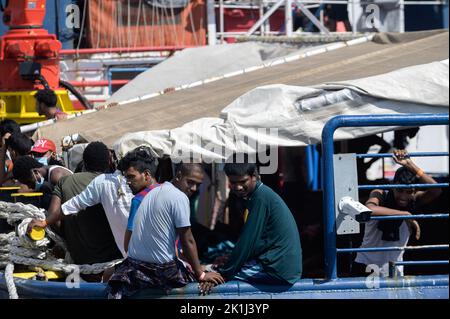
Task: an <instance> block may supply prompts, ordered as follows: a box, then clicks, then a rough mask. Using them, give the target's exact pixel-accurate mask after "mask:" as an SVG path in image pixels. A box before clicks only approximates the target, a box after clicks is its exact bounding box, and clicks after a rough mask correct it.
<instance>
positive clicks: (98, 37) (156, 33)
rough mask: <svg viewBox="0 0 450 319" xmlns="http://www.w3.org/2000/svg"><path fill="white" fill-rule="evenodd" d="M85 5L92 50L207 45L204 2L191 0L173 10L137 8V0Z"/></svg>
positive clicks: (97, 0) (103, 0) (98, 1)
mask: <svg viewBox="0 0 450 319" xmlns="http://www.w3.org/2000/svg"><path fill="white" fill-rule="evenodd" d="M86 3H88V8H87V11H88V17H87V26H86V30H87V32H88V33H87V42H88V46H89V47H91V48H113V47H129V48H134V47H143V46H155V47H156V46H199V45H205V44H206V4H205V0H193V1H190V3H189V5H188V6H186V8H184V9H173V10H172V9H170V8H169V9H161V8H156V7H152V6H149V5H148V4H146V3H145V1H142V2H141V7H140V8H139V0H131V1H128V0H92V1H86ZM128 3H130V11H129V12H130V14H129V15H128ZM144 13H145V14H144ZM172 13H174V14H172ZM138 17H139V21H138ZM191 17H192V18H191ZM191 20H192V22H191Z"/></svg>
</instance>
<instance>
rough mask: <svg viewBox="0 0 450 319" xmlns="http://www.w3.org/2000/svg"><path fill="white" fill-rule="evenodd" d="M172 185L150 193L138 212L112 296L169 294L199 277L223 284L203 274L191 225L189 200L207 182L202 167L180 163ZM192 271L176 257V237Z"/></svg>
mask: <svg viewBox="0 0 450 319" xmlns="http://www.w3.org/2000/svg"><path fill="white" fill-rule="evenodd" d="M175 174H176V176H175V178H174V179H173V180H172V182H165V183H164V184H162V185H160V186H159V187H156V188H154V189H153V190H152V191H151V192H149V193H148V194H147V195H146V196H145V197H144V199H143V200H142V203H141V205H140V207H139V209H138V211H137V213H136V218H135V220H134V227H133V236H132V237H131V240H130V244H129V250H128V258H127V259H125V261H124V262H123V263H122V264H120V265H119V266H118V268H117V270H116V272H115V273H114V274H113V275H112V277H111V279H110V280H109V282H108V287H109V291H110V294H109V298H115V299H120V298H122V296H130V295H132V294H134V293H135V292H137V291H138V290H140V289H145V288H160V289H164V290H165V291H168V290H170V289H172V288H176V287H183V286H184V285H186V284H187V283H189V282H192V281H193V280H194V278H195V279H197V280H198V281H199V282H211V283H212V284H213V285H215V284H220V283H222V282H223V279H222V277H221V276H220V275H219V274H218V273H215V272H210V273H205V272H204V271H203V269H202V267H201V266H200V262H199V260H198V255H197V247H196V243H195V239H194V237H193V236H192V232H191V227H190V221H189V217H190V210H189V199H188V196H189V197H190V196H191V195H192V194H193V193H194V192H196V190H197V187H198V185H199V184H200V183H201V182H202V180H203V169H202V167H201V166H200V165H198V164H180V165H179V166H178V168H177V170H176V172H175ZM177 236H179V237H180V242H181V245H182V247H183V253H184V256H185V257H186V260H187V261H188V262H189V263H190V265H191V267H192V270H193V273H192V271H191V270H190V269H189V268H187V267H186V266H185V264H184V263H183V262H182V261H181V260H179V259H178V258H177V255H176V251H175V240H176V237H177Z"/></svg>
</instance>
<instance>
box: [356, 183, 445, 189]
mask: <svg viewBox="0 0 450 319" xmlns="http://www.w3.org/2000/svg"><path fill="white" fill-rule="evenodd" d="M448 184H449V183H435V184H380V185H359V186H358V189H394V188H442V187H448V186H449V185H448Z"/></svg>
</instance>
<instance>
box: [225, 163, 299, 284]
mask: <svg viewBox="0 0 450 319" xmlns="http://www.w3.org/2000/svg"><path fill="white" fill-rule="evenodd" d="M244 158H245V157H244ZM224 170H225V173H226V174H227V176H228V178H229V182H230V188H231V192H232V193H234V194H235V195H236V196H238V197H240V198H243V199H244V200H245V204H246V208H247V210H248V215H247V217H246V222H245V225H244V227H243V229H242V233H241V234H240V236H239V239H238V241H237V243H236V246H235V248H234V249H233V251H232V253H231V256H230V257H229V259H228V261H227V262H226V263H225V265H224V266H222V267H219V272H220V273H221V274H222V276H223V277H224V278H225V279H227V280H232V279H238V280H243V281H247V282H250V283H265V284H288V285H292V284H294V283H295V282H296V281H297V280H299V279H300V277H301V274H302V249H301V245H300V236H299V233H298V229H297V225H296V223H295V219H294V217H293V216H292V213H291V211H290V210H289V208H288V207H287V206H286V204H285V203H284V202H283V200H282V199H281V198H280V196H278V195H277V194H276V193H275V192H274V191H273V190H271V189H270V188H269V187H267V186H265V185H264V184H263V183H262V182H260V181H259V180H258V172H257V167H256V164H253V163H249V162H248V159H246V160H245V163H243V164H236V163H226V164H225V167H224Z"/></svg>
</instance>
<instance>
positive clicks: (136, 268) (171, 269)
mask: <svg viewBox="0 0 450 319" xmlns="http://www.w3.org/2000/svg"><path fill="white" fill-rule="evenodd" d="M193 281H195V277H194V274H193V272H192V270H190V269H188V268H186V267H185V265H184V264H183V263H182V262H181V261H180V260H178V259H176V260H173V261H170V262H167V263H163V264H156V263H148V262H144V261H140V260H136V259H133V258H130V257H128V258H126V259H125V260H124V261H123V262H122V263H121V264H120V265H118V266H117V268H116V270H115V272H114V274H113V275H112V276H111V279H110V280H109V282H108V288H109V297H110V298H121V297H122V296H131V295H132V294H134V293H136V292H137V291H139V290H141V289H145V288H159V289H162V290H164V292H165V293H168V292H169V291H170V290H171V289H172V288H180V287H183V286H185V285H186V284H188V283H190V282H193Z"/></svg>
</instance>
